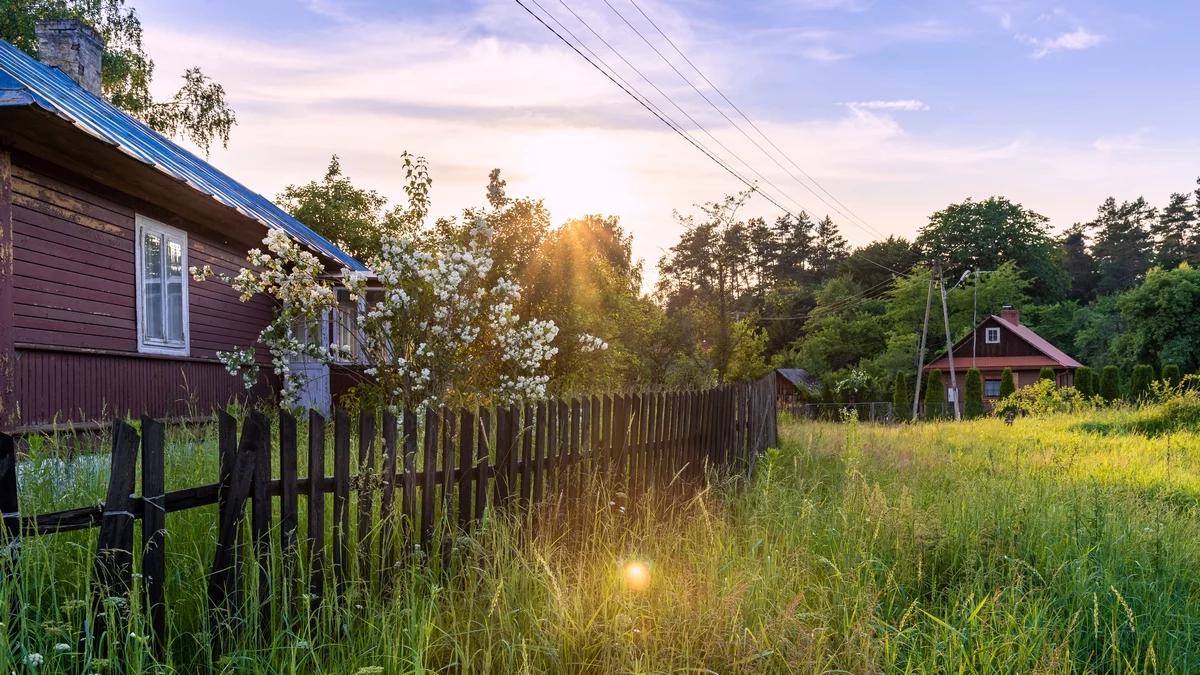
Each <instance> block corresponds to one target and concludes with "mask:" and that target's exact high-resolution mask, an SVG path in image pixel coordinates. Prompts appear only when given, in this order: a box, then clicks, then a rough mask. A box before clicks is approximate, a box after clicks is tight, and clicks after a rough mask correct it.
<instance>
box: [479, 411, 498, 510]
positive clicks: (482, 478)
mask: <svg viewBox="0 0 1200 675" xmlns="http://www.w3.org/2000/svg"><path fill="white" fill-rule="evenodd" d="M494 447H495V443H494V442H493V441H492V411H491V409H490V408H480V410H479V450H478V451H477V454H478V455H479V461H478V465H479V468H478V470H477V472H476V476H475V520H483V518H484V516H485V515H486V514H487V498H488V493H489V492H490V491H491V479H492V471H491V457H492V449H493V448H494Z"/></svg>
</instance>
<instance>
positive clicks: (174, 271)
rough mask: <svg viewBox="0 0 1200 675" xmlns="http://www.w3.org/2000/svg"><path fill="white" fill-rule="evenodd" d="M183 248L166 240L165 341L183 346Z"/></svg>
mask: <svg viewBox="0 0 1200 675" xmlns="http://www.w3.org/2000/svg"><path fill="white" fill-rule="evenodd" d="M185 283H186V279H185V277H184V276H183V246H182V245H181V244H180V243H179V242H178V241H172V240H170V239H168V240H167V303H166V305H167V310H166V311H167V340H168V341H169V342H172V343H175V344H180V345H182V344H183V284H185Z"/></svg>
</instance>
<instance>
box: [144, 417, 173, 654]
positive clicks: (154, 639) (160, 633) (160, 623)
mask: <svg viewBox="0 0 1200 675" xmlns="http://www.w3.org/2000/svg"><path fill="white" fill-rule="evenodd" d="M165 436H166V430H165V428H164V427H163V425H162V423H161V422H159V421H157V420H154V419H151V418H149V417H143V418H142V549H141V553H142V584H143V586H144V588H145V591H146V609H147V611H148V612H149V614H150V622H149V623H150V638H151V651H152V653H153V654H154V657H155V658H156V659H159V660H161V659H162V658H163V656H164V655H165V648H166V644H167V604H166V585H165V584H166V577H167V561H166V555H165V553H166V552H165V551H164V550H163V546H164V543H165V537H164V534H165V532H166V523H167V512H166V501H165V498H164V494H163V493H164V492H165V488H164V480H165V477H164V473H165V472H164V469H163V447H164V445H165V444H166V440H165Z"/></svg>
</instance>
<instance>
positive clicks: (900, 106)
mask: <svg viewBox="0 0 1200 675" xmlns="http://www.w3.org/2000/svg"><path fill="white" fill-rule="evenodd" d="M846 105H847V106H848V107H850V108H854V109H856V110H902V111H904V112H920V111H922V110H929V105H928V104H927V103H925V102H924V101H918V100H917V99H913V98H904V99H897V100H892V101H851V102H850V103H847V104H846Z"/></svg>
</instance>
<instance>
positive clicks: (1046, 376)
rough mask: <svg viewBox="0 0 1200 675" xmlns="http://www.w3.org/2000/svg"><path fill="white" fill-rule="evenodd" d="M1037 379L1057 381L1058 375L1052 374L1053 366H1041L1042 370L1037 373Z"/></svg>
mask: <svg viewBox="0 0 1200 675" xmlns="http://www.w3.org/2000/svg"><path fill="white" fill-rule="evenodd" d="M1038 379H1039V380H1050V381H1051V382H1058V377H1056V376H1055V375H1054V369H1053V368H1042V372H1040V373H1038Z"/></svg>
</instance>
